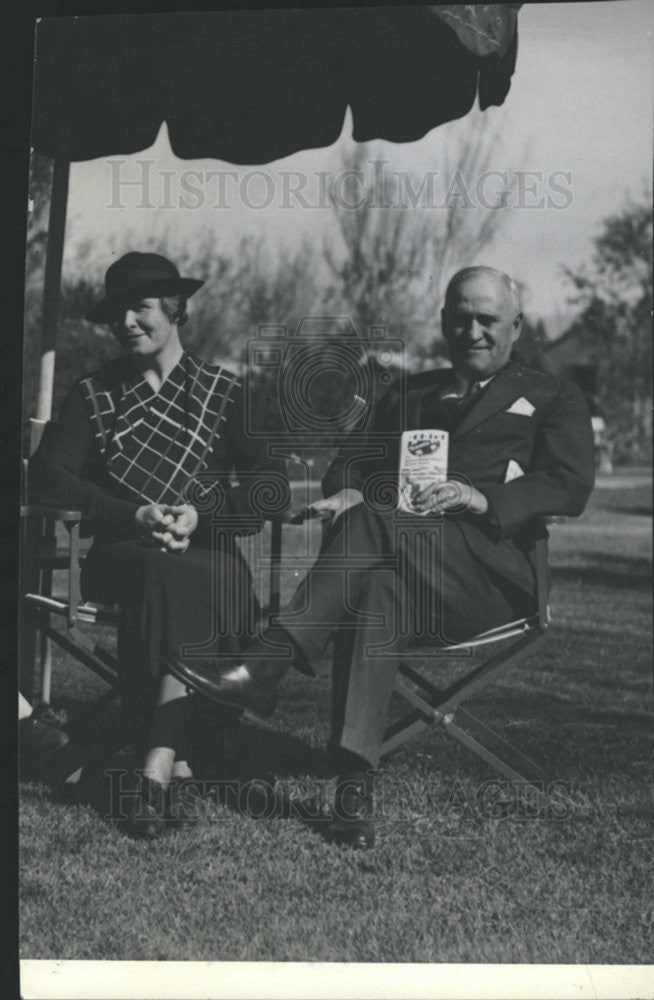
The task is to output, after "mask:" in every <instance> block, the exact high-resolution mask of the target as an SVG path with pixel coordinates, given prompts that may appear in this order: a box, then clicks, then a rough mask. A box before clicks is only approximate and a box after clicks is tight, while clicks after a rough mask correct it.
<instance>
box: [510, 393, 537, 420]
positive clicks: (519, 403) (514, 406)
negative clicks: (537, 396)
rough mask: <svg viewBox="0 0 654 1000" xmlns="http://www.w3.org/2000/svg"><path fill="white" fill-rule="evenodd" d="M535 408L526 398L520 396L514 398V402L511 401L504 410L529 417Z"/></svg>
mask: <svg viewBox="0 0 654 1000" xmlns="http://www.w3.org/2000/svg"><path fill="white" fill-rule="evenodd" d="M535 409H536V407H535V406H532V405H531V403H530V402H529V400H528V399H525V397H524V396H521V397H520V399H516V401H515V403H511V405H510V407H509V408H508V410H507V411H506V412H507V413H519V414H520V416H522V417H530V416H531V415H532V413H533V412H534V410H535Z"/></svg>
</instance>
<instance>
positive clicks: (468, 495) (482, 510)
mask: <svg viewBox="0 0 654 1000" xmlns="http://www.w3.org/2000/svg"><path fill="white" fill-rule="evenodd" d="M413 505H414V507H415V508H416V510H419V511H429V512H431V513H434V514H442V513H445V514H463V513H465V512H466V511H469V512H470V513H471V514H480V515H481V514H486V513H487V511H488V500H487V499H486V497H485V496H484V494H483V493H480V492H479V490H476V489H475V488H474V486H471V485H470V484H469V483H460V482H458V481H457V480H456V479H448V480H447V482H445V483H432V484H431V485H430V486H425V488H424V489H422V490H420V492H419V493H418V494H417V496H416V497H415V499H414V500H413Z"/></svg>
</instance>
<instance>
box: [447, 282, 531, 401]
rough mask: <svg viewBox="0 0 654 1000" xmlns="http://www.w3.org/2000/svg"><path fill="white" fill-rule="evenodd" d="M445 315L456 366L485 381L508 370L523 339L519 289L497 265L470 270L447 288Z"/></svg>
mask: <svg viewBox="0 0 654 1000" xmlns="http://www.w3.org/2000/svg"><path fill="white" fill-rule="evenodd" d="M441 317H442V322H443V333H444V335H445V339H446V340H447V345H448V349H449V352H450V358H451V359H452V364H453V366H454V368H455V369H456V370H457V371H458V372H459V373H460V374H461V375H462V376H463V377H464V378H466V379H472V380H475V381H482V382H483V381H484V380H485V379H488V378H490V377H491V376H492V375H495V374H496V373H497V372H498V371H500V370H501V369H502V368H504V366H505V365H506V364H507V362H508V360H509V357H510V355H511V348H512V347H513V344H514V343H515V342H516V340H517V339H518V337H519V336H520V323H521V321H522V314H521V312H520V297H519V293H518V288H517V285H516V283H515V281H513V279H512V278H510V277H509V276H508V274H504V273H503V272H502V271H496V270H495V268H493V267H483V266H478V267H466V268H464V269H463V270H462V271H458V272H457V274H455V275H454V277H453V278H452V280H451V281H450V283H449V285H448V286H447V291H446V293H445V306H444V308H443V312H442V314H441Z"/></svg>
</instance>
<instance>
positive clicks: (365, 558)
mask: <svg viewBox="0 0 654 1000" xmlns="http://www.w3.org/2000/svg"><path fill="white" fill-rule="evenodd" d="M525 558H526V557H525ZM532 610H533V595H529V594H526V593H524V592H522V591H519V590H518V589H517V588H515V587H513V586H512V585H511V584H508V583H506V582H505V581H502V580H501V579H499V578H496V577H495V576H494V575H493V574H492V573H491V571H489V570H488V569H487V568H486V567H485V566H484V565H483V564H481V563H480V562H479V561H478V560H477V559H476V558H475V556H474V554H473V553H472V552H471V550H470V548H469V546H468V543H467V541H466V539H465V535H464V532H463V531H462V528H461V523H460V522H457V520H456V518H445V519H441V518H438V517H436V516H433V515H429V516H426V517H421V516H418V515H412V514H401V513H399V512H397V513H392V514H376V513H373V512H372V511H370V510H369V509H368V508H367V507H366V506H364V504H358V505H357V506H355V507H351V508H349V509H348V510H347V511H346V512H345V514H343V515H341V516H340V517H339V518H338V519H337V521H336V523H335V524H334V525H333V526H331V527H330V528H329V529H328V530H327V531H326V533H325V536H324V539H323V544H322V547H321V551H320V554H319V556H318V559H317V560H316V562H315V564H314V566H313V567H312V569H311V571H310V572H309V573H308V575H307V577H306V578H305V579H304V581H303V582H302V584H301V585H300V586H299V587H298V590H297V591H296V593H295V595H294V596H293V599H292V601H291V602H290V604H289V605H288V606H287V608H286V609H285V610H284V612H283V614H282V615H280V617H279V623H280V625H281V626H282V627H283V628H284V629H285V630H286V632H288V633H289V634H290V636H291V637H292V639H293V640H294V642H295V643H296V644H297V646H298V647H299V649H300V650H301V652H302V654H303V656H304V660H305V664H304V666H305V668H306V670H307V672H309V673H315V672H316V670H317V667H318V664H319V663H320V661H321V660H322V658H323V656H324V653H325V646H326V644H327V642H328V640H329V639H330V638H334V640H335V647H334V650H335V659H334V695H335V698H334V706H335V707H334V733H333V740H334V742H335V745H336V746H340V747H341V748H343V749H346V750H349V751H351V752H353V753H355V754H357V755H358V756H360V757H362V758H364V760H366V761H367V762H368V763H369V765H370V766H371V767H376V766H377V765H378V762H379V756H380V750H381V743H382V738H383V733H384V730H385V727H386V722H387V715H388V708H389V702H390V698H391V694H392V691H393V685H394V681H395V676H396V673H397V669H398V667H399V664H400V662H401V656H402V652H403V651H404V650H406V648H407V646H408V645H409V644H410V643H412V642H415V641H420V642H431V643H439V642H443V641H450V642H451V641H459V640H461V639H465V638H471V637H472V636H473V635H475V634H478V633H479V632H482V631H485V630H486V629H490V628H494V627H495V626H497V625H502V624H504V623H505V622H508V621H511V620H513V619H515V618H516V617H517V616H521V615H523V614H527V613H530V612H531V611H532Z"/></svg>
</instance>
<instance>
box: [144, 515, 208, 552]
mask: <svg viewBox="0 0 654 1000" xmlns="http://www.w3.org/2000/svg"><path fill="white" fill-rule="evenodd" d="M136 523H137V524H138V525H139V527H141V528H142V529H143V530H144V531H145V532H147V533H148V534H149V536H150V538H151V539H152V540H153V541H154V542H157V543H159V545H160V546H161V548H162V549H163V550H164V551H166V552H178V553H182V552H186V550H187V548H188V547H189V545H190V538H191V535H192V534H193V532H194V531H195V529H196V528H197V526H198V513H197V511H196V509H195V507H191V506H190V505H189V504H179V505H171V504H149V505H148V506H147V507H139V509H138V510H137V512H136Z"/></svg>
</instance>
